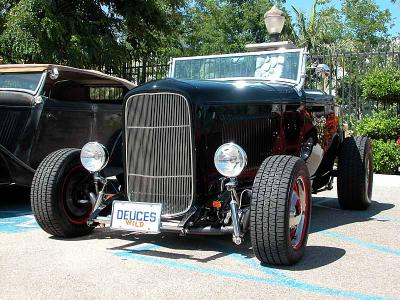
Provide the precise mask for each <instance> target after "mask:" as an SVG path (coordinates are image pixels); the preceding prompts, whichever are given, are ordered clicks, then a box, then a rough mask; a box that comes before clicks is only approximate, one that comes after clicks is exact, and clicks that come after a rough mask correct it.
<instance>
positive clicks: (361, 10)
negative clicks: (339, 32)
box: [342, 0, 393, 48]
mask: <svg viewBox="0 0 400 300" xmlns="http://www.w3.org/2000/svg"><path fill="white" fill-rule="evenodd" d="M342 14H343V18H344V21H343V24H345V25H346V27H345V40H346V41H349V42H351V43H352V44H353V45H354V47H355V48H360V47H365V46H377V45H379V44H380V43H382V42H385V41H386V40H387V38H388V29H389V28H390V27H391V26H393V24H392V19H391V14H390V11H389V10H388V9H385V10H380V8H379V6H378V5H377V4H376V3H375V2H374V1H373V0H344V1H343V4H342Z"/></svg>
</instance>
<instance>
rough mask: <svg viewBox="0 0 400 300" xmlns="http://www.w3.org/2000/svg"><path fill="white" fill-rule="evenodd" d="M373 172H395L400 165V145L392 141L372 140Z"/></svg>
mask: <svg viewBox="0 0 400 300" xmlns="http://www.w3.org/2000/svg"><path fill="white" fill-rule="evenodd" d="M372 149H373V152H372V153H373V165H374V172H376V173H381V174H395V173H397V172H398V167H399V166H400V146H399V145H397V144H396V143H395V142H394V141H387V142H385V141H380V140H374V141H372Z"/></svg>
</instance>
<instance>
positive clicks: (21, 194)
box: [0, 186, 32, 219]
mask: <svg viewBox="0 0 400 300" xmlns="http://www.w3.org/2000/svg"><path fill="white" fill-rule="evenodd" d="M31 214H32V210H31V206H30V202H29V189H28V188H24V187H16V186H11V187H1V188H0V219H1V218H10V217H17V216H23V215H31Z"/></svg>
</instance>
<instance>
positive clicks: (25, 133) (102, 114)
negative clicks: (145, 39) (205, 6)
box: [0, 65, 135, 186]
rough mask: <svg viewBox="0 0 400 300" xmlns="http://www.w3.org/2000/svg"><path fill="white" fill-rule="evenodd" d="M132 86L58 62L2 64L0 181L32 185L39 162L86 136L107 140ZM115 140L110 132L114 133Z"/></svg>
mask: <svg viewBox="0 0 400 300" xmlns="http://www.w3.org/2000/svg"><path fill="white" fill-rule="evenodd" d="M134 86H135V85H134V84H132V83H130V82H128V81H126V80H123V79H119V78H115V77H111V76H107V75H105V74H103V73H100V72H97V71H89V70H81V69H75V68H71V67H66V66H57V65H1V66H0V185H10V184H17V185H21V186H30V185H31V181H32V178H33V175H34V172H35V169H36V168H37V167H38V165H39V163H40V162H41V161H42V160H43V158H45V157H46V156H47V155H48V154H49V153H51V152H53V151H55V150H58V149H62V148H65V147H72V148H81V147H82V146H83V145H84V144H85V143H86V142H87V140H88V139H89V140H92V139H94V140H100V141H102V143H104V144H108V143H109V141H110V139H111V138H112V137H113V136H114V135H116V132H117V131H119V130H120V128H121V104H122V99H123V96H124V95H125V94H126V92H127V91H128V90H129V89H131V88H132V87H134ZM113 139H114V137H113Z"/></svg>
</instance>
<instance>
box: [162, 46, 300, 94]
mask: <svg viewBox="0 0 400 300" xmlns="http://www.w3.org/2000/svg"><path fill="white" fill-rule="evenodd" d="M293 52H299V67H298V70H297V77H296V79H295V80H293V79H287V78H274V79H268V78H264V77H229V78H210V79H200V80H210V81H216V80H217V81H229V80H244V81H261V82H282V83H287V84H292V85H295V86H298V85H301V83H302V79H303V77H304V76H305V66H306V59H305V56H306V52H305V50H304V49H300V48H296V49H281V50H272V51H271V50H269V51H255V52H244V53H230V54H216V55H204V56H189V57H179V58H173V59H172V62H171V63H170V69H169V74H168V77H169V78H174V75H175V74H174V73H175V65H176V62H177V61H185V60H186V61H189V60H200V59H212V58H222V57H223V58H229V57H238V56H242V57H243V56H253V55H264V54H280V53H293ZM188 80H190V79H188Z"/></svg>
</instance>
